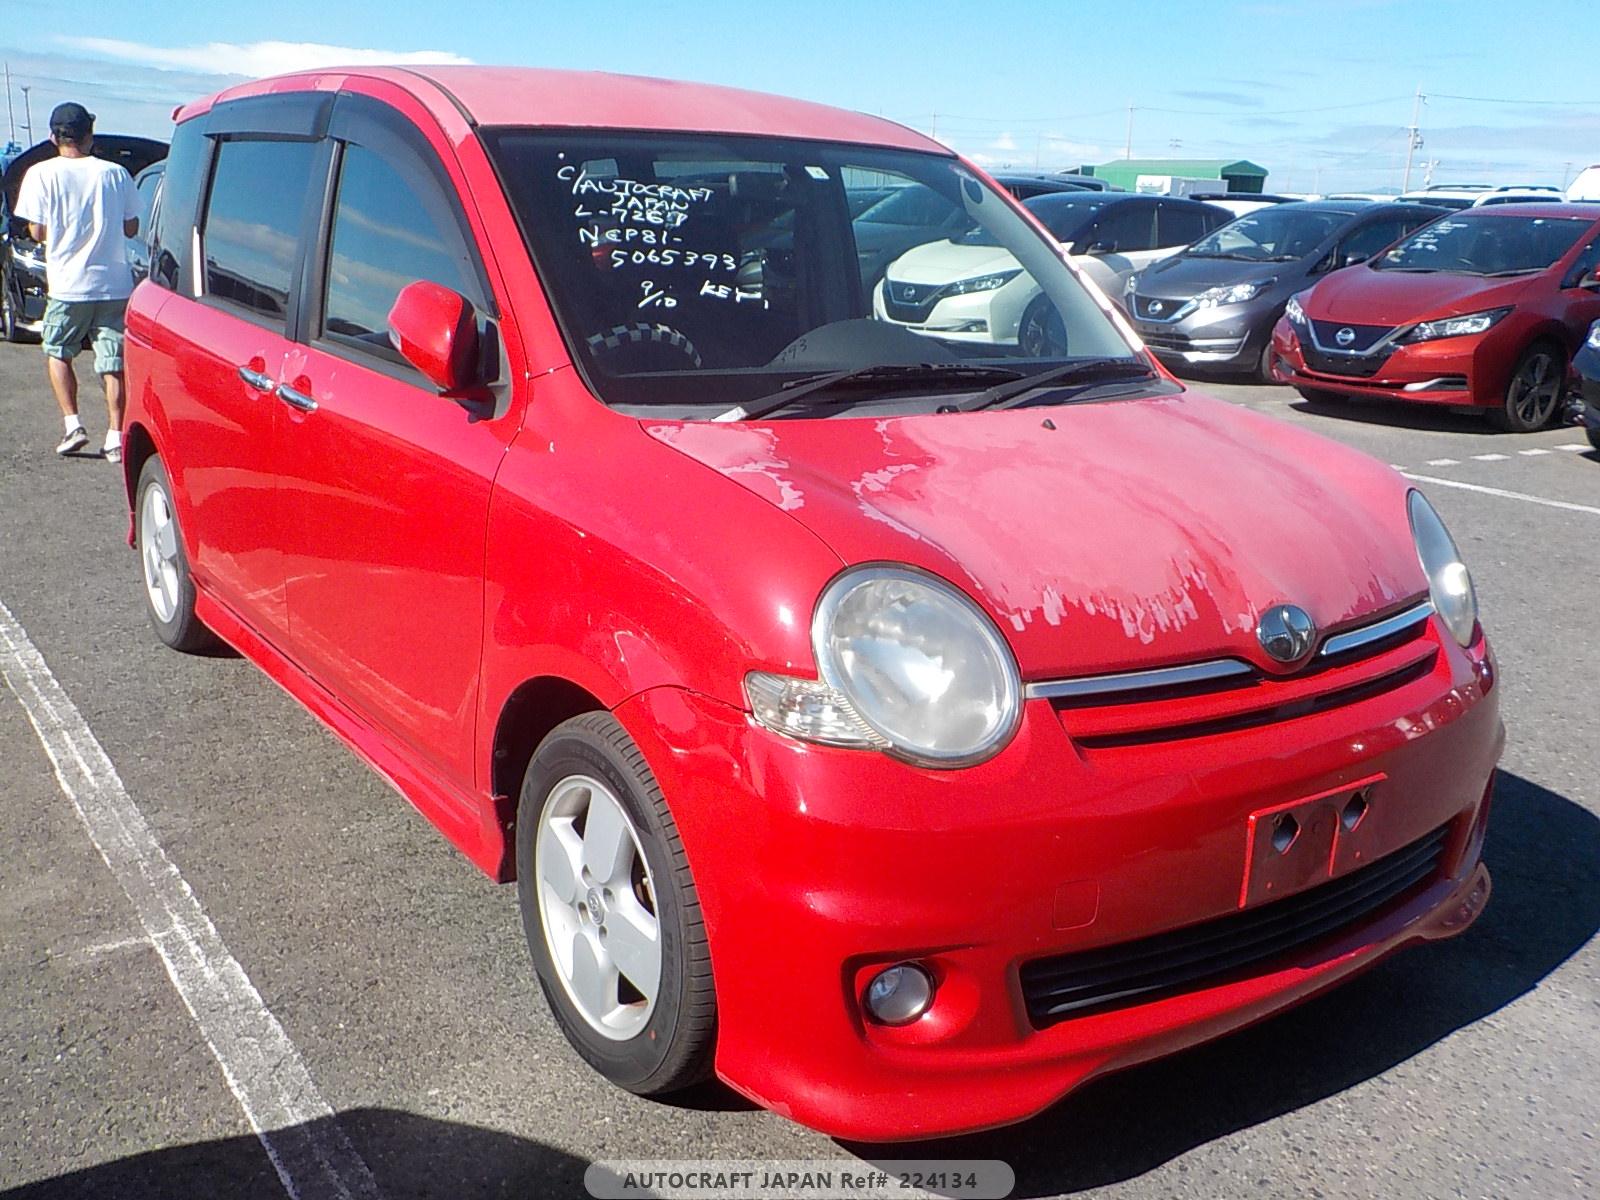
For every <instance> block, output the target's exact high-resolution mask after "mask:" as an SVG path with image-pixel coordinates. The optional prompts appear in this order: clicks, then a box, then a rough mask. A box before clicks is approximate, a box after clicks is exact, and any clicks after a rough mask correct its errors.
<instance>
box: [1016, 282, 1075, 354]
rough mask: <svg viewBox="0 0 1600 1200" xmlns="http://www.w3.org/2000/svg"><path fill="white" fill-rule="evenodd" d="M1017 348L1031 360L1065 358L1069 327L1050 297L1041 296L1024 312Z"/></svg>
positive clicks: (1019, 323)
mask: <svg viewBox="0 0 1600 1200" xmlns="http://www.w3.org/2000/svg"><path fill="white" fill-rule="evenodd" d="M1017 346H1018V348H1019V349H1021V351H1022V353H1023V354H1025V355H1027V356H1028V357H1029V358H1065V357H1066V356H1067V326H1066V322H1065V321H1063V320H1062V319H1061V313H1060V312H1059V311H1058V310H1057V308H1056V306H1055V305H1054V304H1053V303H1052V302H1051V300H1050V297H1049V296H1039V297H1036V298H1035V299H1034V301H1033V302H1032V303H1031V304H1029V305H1028V307H1027V308H1025V309H1024V310H1023V312H1022V320H1021V321H1020V322H1018V324H1017Z"/></svg>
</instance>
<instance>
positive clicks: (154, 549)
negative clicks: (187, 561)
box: [139, 485, 179, 624]
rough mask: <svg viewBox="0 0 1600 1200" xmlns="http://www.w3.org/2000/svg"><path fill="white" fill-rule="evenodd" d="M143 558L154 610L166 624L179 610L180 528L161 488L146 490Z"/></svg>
mask: <svg viewBox="0 0 1600 1200" xmlns="http://www.w3.org/2000/svg"><path fill="white" fill-rule="evenodd" d="M139 559H140V561H141V562H142V563H143V564H144V586H145V590H146V591H147V592H149V593H150V607H151V609H152V610H153V611H154V612H155V614H156V617H157V619H158V620H160V621H161V622H162V623H163V624H165V623H166V622H169V621H171V620H172V618H173V617H174V616H175V615H176V613H177V611H178V581H179V563H178V525H177V522H176V521H174V520H173V518H172V503H171V501H170V500H169V499H168V498H167V493H166V490H165V489H164V488H162V487H160V486H159V485H152V486H150V487H147V488H145V490H144V500H143V501H142V502H141V504H140V513H139Z"/></svg>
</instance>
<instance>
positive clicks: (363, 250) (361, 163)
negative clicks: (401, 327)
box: [322, 145, 484, 362]
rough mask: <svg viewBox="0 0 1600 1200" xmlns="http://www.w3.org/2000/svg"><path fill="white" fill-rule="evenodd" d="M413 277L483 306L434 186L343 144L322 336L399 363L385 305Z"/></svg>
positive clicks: (451, 218) (456, 231)
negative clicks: (389, 330)
mask: <svg viewBox="0 0 1600 1200" xmlns="http://www.w3.org/2000/svg"><path fill="white" fill-rule="evenodd" d="M419 279H427V280H430V281H431V282H433V283H437V284H441V285H442V286H444V287H447V288H449V289H450V290H451V291H453V292H459V293H460V294H461V295H463V296H465V297H466V298H467V299H468V300H471V301H472V302H473V303H474V304H476V305H477V306H478V307H479V308H482V307H484V297H483V296H482V295H480V291H479V287H478V283H477V272H476V271H475V270H474V266H473V260H472V258H471V257H470V253H469V251H468V249H467V247H466V246H465V244H464V243H463V239H462V236H461V232H460V227H459V225H458V224H457V222H456V220H455V217H454V214H453V212H452V210H451V208H450V205H449V203H448V201H447V200H446V199H445V197H444V196H443V194H442V193H441V192H440V191H439V189H438V188H437V187H436V186H435V185H434V184H433V182H432V181H431V180H430V179H428V178H426V177H425V176H422V175H420V174H413V175H412V176H411V177H410V178H407V177H405V176H402V175H401V174H400V173H399V172H398V171H397V170H395V168H394V167H393V166H391V165H390V164H389V163H388V162H387V161H385V160H384V159H383V158H382V157H381V156H380V155H378V154H377V153H375V152H374V151H372V150H369V149H367V148H366V147H364V146H357V145H349V146H346V147H345V151H344V160H343V164H342V165H341V167H340V169H339V192H338V200H337V203H336V207H335V208H334V214H333V233H332V238H331V240H330V242H329V248H328V279H327V292H326V294H325V297H324V300H323V320H322V330H323V333H324V335H325V336H327V337H328V338H330V339H331V340H333V341H335V342H340V343H344V344H346V345H350V346H353V347H354V348H357V349H362V350H368V351H372V352H374V353H376V354H378V355H379V356H380V357H383V358H387V359H390V360H391V361H394V362H403V361H404V360H403V359H401V358H400V355H399V353H398V352H397V351H395V350H394V349H393V347H392V346H390V344H389V333H388V329H389V309H390V308H392V307H393V306H394V301H395V297H396V296H398V295H399V294H400V289H401V288H403V287H405V286H406V285H407V284H409V283H415V282H416V281H417V280H419Z"/></svg>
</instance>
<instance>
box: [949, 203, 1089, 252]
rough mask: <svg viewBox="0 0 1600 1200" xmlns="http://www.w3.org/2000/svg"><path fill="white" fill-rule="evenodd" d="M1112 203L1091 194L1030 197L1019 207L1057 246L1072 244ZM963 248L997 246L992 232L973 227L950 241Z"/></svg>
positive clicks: (985, 228) (976, 226) (985, 226)
mask: <svg viewBox="0 0 1600 1200" xmlns="http://www.w3.org/2000/svg"><path fill="white" fill-rule="evenodd" d="M1110 203H1112V201H1111V199H1110V198H1108V197H1106V196H1100V195H1096V194H1095V193H1093V192H1047V193H1045V194H1044V195H1040V196H1030V197H1029V198H1028V199H1026V200H1024V201H1023V202H1022V207H1023V208H1025V209H1027V210H1028V211H1029V212H1031V213H1032V214H1033V215H1034V216H1036V217H1038V218H1039V223H1040V224H1041V225H1043V226H1044V227H1045V228H1046V229H1048V230H1049V231H1050V236H1051V237H1053V238H1055V239H1056V241H1058V242H1073V241H1076V240H1077V238H1078V234H1079V232H1080V231H1082V230H1083V229H1085V228H1087V227H1088V225H1089V222H1090V221H1092V220H1094V218H1095V214H1097V213H1099V212H1100V211H1102V210H1103V209H1104V208H1105V207H1106V205H1108V204H1110ZM954 240H955V241H957V242H959V243H960V244H961V245H963V246H998V245H999V244H1000V243H999V241H998V240H997V239H996V236H995V234H994V232H993V231H992V230H991V229H990V228H989V227H988V226H987V225H974V226H973V227H972V228H971V229H969V230H967V231H966V232H965V233H963V234H961V235H959V236H958V237H956V238H955V239H954Z"/></svg>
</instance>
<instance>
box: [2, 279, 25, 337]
mask: <svg viewBox="0 0 1600 1200" xmlns="http://www.w3.org/2000/svg"><path fill="white" fill-rule="evenodd" d="M21 321H22V317H21V314H19V313H18V312H17V302H16V298H15V297H14V296H13V295H12V294H11V272H9V271H7V272H5V273H4V274H0V342H20V341H21V340H22V330H21V328H20V327H19V326H20V323H21Z"/></svg>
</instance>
